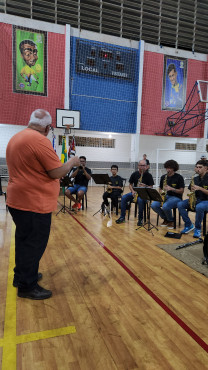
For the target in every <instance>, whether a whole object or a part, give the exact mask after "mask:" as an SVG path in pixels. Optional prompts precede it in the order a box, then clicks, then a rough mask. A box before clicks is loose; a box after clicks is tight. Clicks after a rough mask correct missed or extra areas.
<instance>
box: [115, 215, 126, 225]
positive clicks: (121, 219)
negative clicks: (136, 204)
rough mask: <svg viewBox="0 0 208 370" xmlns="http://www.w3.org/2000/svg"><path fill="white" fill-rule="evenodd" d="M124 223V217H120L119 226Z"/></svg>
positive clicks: (117, 221)
mask: <svg viewBox="0 0 208 370" xmlns="http://www.w3.org/2000/svg"><path fill="white" fill-rule="evenodd" d="M123 222H125V219H124V218H122V217H120V218H118V220H116V223H117V224H122V223H123Z"/></svg>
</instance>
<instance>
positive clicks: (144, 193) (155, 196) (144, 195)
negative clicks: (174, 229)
mask: <svg viewBox="0 0 208 370" xmlns="http://www.w3.org/2000/svg"><path fill="white" fill-rule="evenodd" d="M133 189H134V191H136V192H137V193H138V196H139V197H140V198H141V199H143V200H146V201H147V202H146V204H147V222H145V223H144V224H143V225H142V226H139V227H138V228H137V229H136V230H138V229H140V228H141V227H144V228H145V229H146V230H147V231H151V233H152V235H154V234H153V232H152V229H156V230H158V228H157V227H156V226H154V225H153V224H152V223H151V222H150V208H151V207H150V206H151V202H152V201H153V200H156V201H158V202H162V198H161V196H160V194H159V193H158V191H157V190H156V189H153V188H147V187H141V188H139V187H135V188H133Z"/></svg>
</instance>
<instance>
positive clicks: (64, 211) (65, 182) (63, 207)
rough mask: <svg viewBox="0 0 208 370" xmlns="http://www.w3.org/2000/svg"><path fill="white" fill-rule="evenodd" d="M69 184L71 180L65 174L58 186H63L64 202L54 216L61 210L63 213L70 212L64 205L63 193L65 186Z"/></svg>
mask: <svg viewBox="0 0 208 370" xmlns="http://www.w3.org/2000/svg"><path fill="white" fill-rule="evenodd" d="M70 184H71V180H70V178H69V176H65V177H63V178H62V179H61V181H60V186H61V187H62V188H63V193H64V204H63V206H62V207H61V209H60V210H59V211H58V212H57V213H56V216H57V215H58V214H59V213H60V212H63V213H66V211H67V213H70V211H71V210H70V208H69V207H67V206H66V195H65V187H68V186H69V185H70Z"/></svg>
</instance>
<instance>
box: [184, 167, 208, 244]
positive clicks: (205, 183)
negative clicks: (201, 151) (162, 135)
mask: <svg viewBox="0 0 208 370" xmlns="http://www.w3.org/2000/svg"><path fill="white" fill-rule="evenodd" d="M207 169H208V162H207V161H205V160H199V161H198V162H197V163H196V166H195V172H196V174H197V175H198V176H195V177H193V178H192V181H191V183H190V185H189V189H190V190H191V194H189V199H185V200H184V201H182V202H179V203H178V210H179V212H180V215H181V216H182V219H183V221H184V223H185V227H184V229H183V230H182V231H181V234H188V233H189V232H190V231H192V230H194V235H193V237H194V238H200V236H201V223H202V220H203V217H204V212H208V173H207ZM188 210H191V211H193V210H195V211H196V214H195V227H194V225H193V224H192V222H191V220H190V218H189V216H188Z"/></svg>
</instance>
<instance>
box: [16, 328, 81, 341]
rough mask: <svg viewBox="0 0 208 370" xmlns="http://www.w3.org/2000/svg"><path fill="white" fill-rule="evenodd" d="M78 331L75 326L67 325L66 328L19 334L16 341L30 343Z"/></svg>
mask: <svg viewBox="0 0 208 370" xmlns="http://www.w3.org/2000/svg"><path fill="white" fill-rule="evenodd" d="M72 333H76V328H75V326H67V327H65V328H58V329H53V330H45V331H41V332H38V333H31V334H25V335H20V336H17V338H16V343H17V344H19V343H28V342H33V341H35V340H41V339H48V338H54V337H59V336H61V335H67V334H72Z"/></svg>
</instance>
